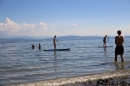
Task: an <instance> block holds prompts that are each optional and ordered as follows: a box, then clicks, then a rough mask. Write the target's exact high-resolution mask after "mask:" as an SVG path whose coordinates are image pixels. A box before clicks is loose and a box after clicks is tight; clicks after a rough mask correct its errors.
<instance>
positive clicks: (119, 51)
mask: <svg viewBox="0 0 130 86" xmlns="http://www.w3.org/2000/svg"><path fill="white" fill-rule="evenodd" d="M117 34H118V36H116V37H115V44H116V48H115V62H117V56H118V55H120V56H121V61H122V62H124V57H123V54H124V47H123V43H124V37H123V36H122V35H121V30H118V31H117Z"/></svg>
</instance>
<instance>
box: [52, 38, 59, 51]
mask: <svg viewBox="0 0 130 86" xmlns="http://www.w3.org/2000/svg"><path fill="white" fill-rule="evenodd" d="M56 42H58V41H57V39H56V36H54V38H53V44H54V49H56Z"/></svg>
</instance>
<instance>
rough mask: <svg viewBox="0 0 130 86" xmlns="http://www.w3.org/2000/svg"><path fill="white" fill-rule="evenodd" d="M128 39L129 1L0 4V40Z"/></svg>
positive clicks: (13, 0)
mask: <svg viewBox="0 0 130 86" xmlns="http://www.w3.org/2000/svg"><path fill="white" fill-rule="evenodd" d="M117 30H122V34H123V35H130V0H0V36H5V37H8V36H13V35H14V36H54V35H57V36H66V35H79V36H93V35H98V36H104V35H112V36H115V35H117Z"/></svg>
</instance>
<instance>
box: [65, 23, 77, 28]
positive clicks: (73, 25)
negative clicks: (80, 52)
mask: <svg viewBox="0 0 130 86" xmlns="http://www.w3.org/2000/svg"><path fill="white" fill-rule="evenodd" d="M75 26H77V24H72V25H70V26H69V27H68V28H67V29H71V28H72V27H75Z"/></svg>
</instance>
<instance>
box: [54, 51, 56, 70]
mask: <svg viewBox="0 0 130 86" xmlns="http://www.w3.org/2000/svg"><path fill="white" fill-rule="evenodd" d="M56 69H57V54H56V51H54V71H55V72H57V70H56Z"/></svg>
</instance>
